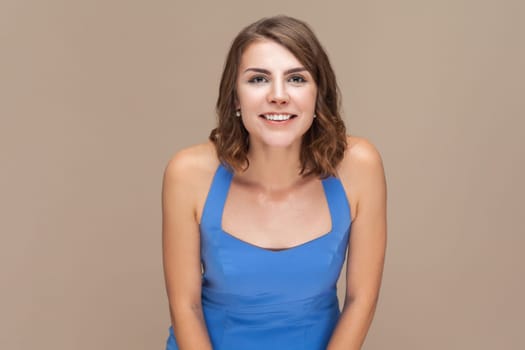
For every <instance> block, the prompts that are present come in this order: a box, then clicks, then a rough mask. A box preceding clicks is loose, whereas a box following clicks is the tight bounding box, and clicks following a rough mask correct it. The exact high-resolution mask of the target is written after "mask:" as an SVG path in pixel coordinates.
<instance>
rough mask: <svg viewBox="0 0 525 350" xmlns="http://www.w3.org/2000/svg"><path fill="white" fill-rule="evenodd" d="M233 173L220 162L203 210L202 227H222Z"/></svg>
mask: <svg viewBox="0 0 525 350" xmlns="http://www.w3.org/2000/svg"><path fill="white" fill-rule="evenodd" d="M232 178H233V173H232V172H230V171H229V170H228V169H227V168H226V167H225V166H224V165H223V164H222V163H221V164H219V166H218V168H217V170H216V171H215V175H214V176H213V180H212V183H211V186H210V190H209V191H208V196H207V197H206V202H205V203H204V208H203V210H202V217H201V224H200V225H201V227H207V228H210V229H219V230H220V229H221V226H222V212H223V210H224V204H225V203H226V196H227V195H228V190H229V189H230V185H231V181H232Z"/></svg>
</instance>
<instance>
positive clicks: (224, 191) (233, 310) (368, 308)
mask: <svg viewBox="0 0 525 350" xmlns="http://www.w3.org/2000/svg"><path fill="white" fill-rule="evenodd" d="M217 112H218V117H219V120H218V127H217V128H216V129H214V130H213V131H212V133H211V135H210V142H208V143H205V144H200V145H197V146H193V147H190V148H187V149H184V150H182V151H180V152H178V153H177V154H176V155H175V156H174V157H173V158H172V159H171V160H170V162H169V164H168V165H167V167H166V170H165V174H164V185H163V253H164V270H165V279H166V288H167V294H168V299H169V304H170V314H171V321H172V326H173V327H170V337H169V339H168V344H167V349H170V350H173V349H184V350H185V349H189V350H194V349H199V350H200V349H203V350H204V349H215V350H222V349H226V350H238V349H239V350H258V349H264V350H268V349H273V350H278V349H286V350H293V349H298V350H299V349H301V350H321V349H330V350H336V349H345V350H347V349H359V348H360V347H361V345H362V343H363V342H364V339H365V336H366V333H367V331H368V328H369V326H370V323H371V321H372V317H373V314H374V310H375V306H376V303H377V298H378V294H379V288H380V283H381V275H382V270H383V261H384V254H385V245H386V188H385V187H386V186H385V179H384V172H383V167H382V162H381V158H380V155H379V154H378V152H377V151H376V149H375V148H374V146H373V145H372V144H370V143H369V142H368V141H366V140H365V139H363V138H359V137H355V136H347V135H346V132H345V127H344V124H343V121H342V119H341V117H340V114H339V104H338V91H337V85H336V80H335V76H334V73H333V71H332V68H331V66H330V63H329V61H328V57H327V56H326V54H325V52H324V50H323V48H322V47H321V45H320V44H319V42H318V41H317V39H316V37H315V36H314V34H313V33H312V31H311V30H310V29H309V28H308V26H307V25H306V24H304V23H303V22H301V21H299V20H297V19H294V18H290V17H286V16H277V17H272V18H265V19H262V20H260V21H258V22H255V23H253V24H251V25H250V26H248V27H246V28H245V29H243V30H242V31H241V32H240V33H239V34H238V36H237V37H236V39H235V40H234V42H233V44H232V47H231V49H230V52H229V54H228V57H227V60H226V64H225V67H224V72H223V75H222V79H221V83H220V93H219V98H218V101H217ZM347 247H348V250H347ZM346 251H348V259H347V264H348V266H347V286H346V298H345V302H344V307H343V310H342V311H341V312H340V311H339V307H338V300H337V295H336V281H337V279H338V277H339V274H340V271H341V268H342V264H343V262H344V259H345V252H346Z"/></svg>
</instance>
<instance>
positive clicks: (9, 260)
mask: <svg viewBox="0 0 525 350" xmlns="http://www.w3.org/2000/svg"><path fill="white" fill-rule="evenodd" d="M524 4H525V3H524V2H523V1H520V0H516V1H511V0H507V1H495V0H494V1H482V0H480V1H474V0H472V1H467V0H449V1H443V0H429V1H421V0H412V1H409V0H404V1H386V0H385V1H374V0H371V1H370V0H369V1H346V2H343V1H340V2H333V3H330V2H327V1H316V2H313V3H311V4H307V3H305V2H303V1H296V2H294V3H284V2H282V1H264V2H249V1H243V2H241V1H239V2H236V3H233V2H194V3H191V4H190V3H189V2H188V3H184V4H182V3H180V2H177V1H123V0H120V1H119V0H105V1H101V0H98V1H94V0H91V1H65V0H64V1H59V0H50V1H36V0H33V1H31V0H27V1H21V0H3V1H2V2H1V3H0V45H1V46H0V50H1V53H0V115H1V124H0V125H1V129H0V156H1V159H0V161H1V162H0V166H1V172H0V191H1V192H0V198H1V201H0V203H1V207H0V210H1V220H0V232H1V236H0V276H1V283H2V284H1V286H2V287H1V288H2V292H1V298H0V348H1V349H10V350H17V349H53V350H61V349H64V350H65V349H79V350H84V349H86V350H88V349H90V350H91V349H127V350H131V349H137V350H138V349H162V348H163V346H164V342H165V338H166V336H167V328H168V325H169V317H168V307H167V300H166V297H165V292H164V285H163V279H162V269H161V246H160V224H161V213H160V190H161V179H162V172H163V169H164V166H165V164H166V162H167V161H168V159H169V157H170V156H171V155H172V154H173V153H174V152H175V151H176V150H178V149H180V148H182V147H184V146H187V145H190V144H193V143H196V142H200V141H203V140H205V139H206V137H207V135H208V132H209V130H210V129H211V128H212V126H213V125H214V110H213V108H214V103H215V99H216V96H217V95H216V94H217V90H218V80H219V75H220V71H221V68H222V65H223V60H224V56H225V53H226V50H227V48H228V45H229V44H230V42H231V40H232V38H233V36H234V35H235V34H236V33H237V32H238V31H239V30H240V28H241V27H242V26H244V25H246V24H248V23H250V22H252V21H254V20H256V19H258V18H260V17H261V16H265V15H273V14H279V13H283V14H289V15H293V16H296V17H298V18H301V19H304V20H306V21H307V22H308V23H310V24H311V26H312V27H313V28H314V30H315V31H316V33H317V34H318V36H319V38H320V40H321V41H322V42H323V44H324V45H325V47H326V49H327V51H328V53H329V55H330V57H331V59H332V62H333V65H334V68H335V70H336V73H337V76H338V79H339V84H340V86H341V89H342V92H343V102H344V114H345V119H346V121H347V126H348V129H349V131H350V132H351V133H353V134H356V135H360V136H364V137H367V138H369V139H370V140H371V141H372V142H373V143H375V144H376V146H377V147H378V148H379V149H380V151H381V153H382V155H383V159H384V164H385V168H386V173H387V181H388V189H389V198H388V209H389V213H388V214H389V244H388V252H387V260H386V267H385V273H384V282H383V287H382V291H381V300H380V303H379V305H378V309H377V313H376V317H375V321H374V324H373V326H372V328H371V330H370V334H369V337H368V340H367V342H366V345H365V347H364V348H365V349H366V350H371V349H404V350H405V349H418V350H419V349H430V350H431V349H480V350H481V349H487V350H488V349H491V350H493V349H523V348H525V340H524V338H523V329H524V321H525V316H524V313H525V303H524V301H523V297H524V295H525V283H524V281H523V276H524V271H523V270H524V266H525V259H524V257H523V254H522V250H523V249H524V247H523V246H524V243H525V238H524V234H525V230H524V225H523V220H524V215H523V208H524V205H523V199H524V196H525V186H524V184H523V179H524V178H525V164H524V163H525V155H524V150H525V142H524V139H523V132H524V127H525V122H524V116H525V115H524V114H525V113H524V111H525V102H524V101H525V98H524V91H525V90H524V89H525V68H524V62H525V45H524V43H525V39H524V34H525V21H523V18H524V13H525V12H524V10H525V5H524Z"/></svg>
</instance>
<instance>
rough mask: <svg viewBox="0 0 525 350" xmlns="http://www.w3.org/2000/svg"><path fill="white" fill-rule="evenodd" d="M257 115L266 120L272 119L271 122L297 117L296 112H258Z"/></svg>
mask: <svg viewBox="0 0 525 350" xmlns="http://www.w3.org/2000/svg"><path fill="white" fill-rule="evenodd" d="M259 117H261V118H264V119H266V120H268V121H272V122H285V121H287V120H290V119H293V118H295V117H297V114H289V113H268V114H260V115H259Z"/></svg>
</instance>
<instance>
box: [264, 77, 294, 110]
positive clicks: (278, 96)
mask: <svg viewBox="0 0 525 350" xmlns="http://www.w3.org/2000/svg"><path fill="white" fill-rule="evenodd" d="M289 100H290V96H289V95H288V93H287V92H286V88H285V86H284V84H283V83H282V82H279V81H274V82H273V84H272V86H271V90H270V91H269V93H268V102H270V103H274V104H277V105H284V104H287V103H288V101H289Z"/></svg>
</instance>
